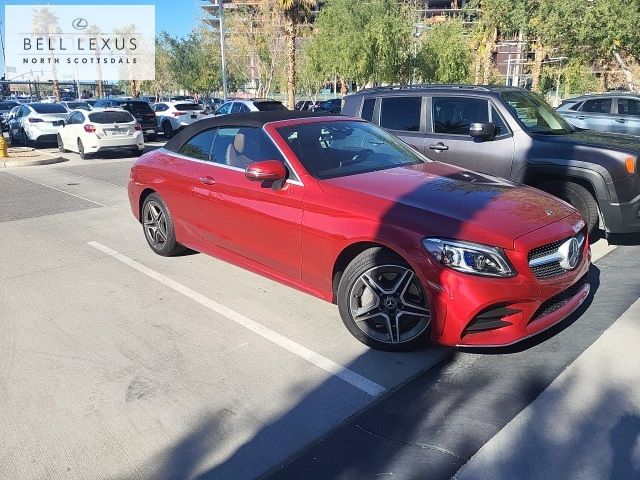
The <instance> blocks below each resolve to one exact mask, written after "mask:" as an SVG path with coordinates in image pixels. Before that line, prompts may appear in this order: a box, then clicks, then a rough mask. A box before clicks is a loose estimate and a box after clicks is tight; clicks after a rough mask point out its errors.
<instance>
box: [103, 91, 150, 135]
mask: <svg viewBox="0 0 640 480" xmlns="http://www.w3.org/2000/svg"><path fill="white" fill-rule="evenodd" d="M94 107H102V108H122V109H124V110H126V111H127V112H129V113H130V114H131V115H133V118H135V119H136V121H137V122H138V123H139V124H140V125H141V126H142V132H143V134H144V138H145V140H148V141H150V142H153V141H155V140H156V138H157V137H158V121H157V118H156V114H155V112H154V111H153V110H152V109H151V105H149V103H148V102H146V101H144V100H137V99H131V98H126V97H125V98H105V99H102V100H98V101H97V102H96V103H95V105H94Z"/></svg>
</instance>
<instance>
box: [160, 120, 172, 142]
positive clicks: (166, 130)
mask: <svg viewBox="0 0 640 480" xmlns="http://www.w3.org/2000/svg"><path fill="white" fill-rule="evenodd" d="M162 133H163V135H164V138H167V139H169V138H172V137H173V127H172V126H171V124H170V123H169V122H163V123H162Z"/></svg>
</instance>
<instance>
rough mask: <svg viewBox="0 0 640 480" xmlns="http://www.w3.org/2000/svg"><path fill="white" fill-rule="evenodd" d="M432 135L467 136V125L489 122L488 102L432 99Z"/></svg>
mask: <svg viewBox="0 0 640 480" xmlns="http://www.w3.org/2000/svg"><path fill="white" fill-rule="evenodd" d="M432 105H433V107H432V114H431V118H432V121H433V131H434V133H448V134H454V135H469V125H470V124H472V123H475V122H482V123H486V122H488V121H489V102H488V101H487V100H482V99H479V98H464V97H448V98H447V97H433V101H432Z"/></svg>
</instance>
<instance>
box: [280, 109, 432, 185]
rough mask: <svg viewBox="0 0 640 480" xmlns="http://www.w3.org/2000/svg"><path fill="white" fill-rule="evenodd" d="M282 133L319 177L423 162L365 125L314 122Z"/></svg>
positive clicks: (306, 164) (310, 169)
mask: <svg viewBox="0 0 640 480" xmlns="http://www.w3.org/2000/svg"><path fill="white" fill-rule="evenodd" d="M278 132H279V133H280V135H282V137H283V138H284V139H285V141H286V142H287V144H288V145H289V147H291V149H292V150H293V152H294V153H295V154H296V156H297V157H298V159H299V160H300V161H301V162H302V164H303V165H304V167H305V168H306V169H307V171H308V172H309V173H310V174H311V175H313V176H314V177H316V178H320V179H325V178H333V177H340V176H345V175H355V174H358V173H363V172H370V171H374V170H382V169H386V168H394V167H398V166H402V165H413V164H417V163H423V162H424V159H423V157H421V156H420V155H419V154H418V153H416V152H415V151H413V150H412V149H411V148H409V147H408V146H406V145H405V144H403V143H402V142H399V141H398V140H397V139H395V138H394V137H393V136H391V135H389V134H388V133H386V132H384V131H383V130H380V129H379V128H377V127H375V126H373V125H371V124H370V123H365V122H349V121H340V122H314V123H308V124H300V125H293V126H291V127H282V128H279V129H278Z"/></svg>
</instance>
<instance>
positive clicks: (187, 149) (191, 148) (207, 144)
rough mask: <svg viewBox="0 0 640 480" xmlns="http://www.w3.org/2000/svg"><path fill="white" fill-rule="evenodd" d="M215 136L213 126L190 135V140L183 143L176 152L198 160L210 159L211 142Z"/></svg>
mask: <svg viewBox="0 0 640 480" xmlns="http://www.w3.org/2000/svg"><path fill="white" fill-rule="evenodd" d="M215 136H216V130H215V128H214V129H211V130H205V131H204V132H200V133H199V134H197V135H195V136H194V137H191V140H189V141H188V142H187V143H185V144H184V145H183V146H182V148H181V149H180V151H179V152H178V153H180V154H182V155H186V156H187V157H191V158H196V159H198V160H205V161H210V160H211V159H210V157H209V154H210V152H211V142H212V141H213V139H214V137H215Z"/></svg>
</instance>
